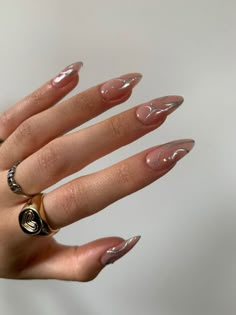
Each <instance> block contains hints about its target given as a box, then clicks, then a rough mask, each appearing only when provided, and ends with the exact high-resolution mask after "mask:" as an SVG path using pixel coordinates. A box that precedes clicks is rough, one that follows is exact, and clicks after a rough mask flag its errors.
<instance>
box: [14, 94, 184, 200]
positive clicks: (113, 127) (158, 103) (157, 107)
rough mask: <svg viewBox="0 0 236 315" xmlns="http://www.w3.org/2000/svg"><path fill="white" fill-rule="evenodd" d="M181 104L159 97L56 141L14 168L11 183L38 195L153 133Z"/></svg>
mask: <svg viewBox="0 0 236 315" xmlns="http://www.w3.org/2000/svg"><path fill="white" fill-rule="evenodd" d="M182 102H183V98H182V97H180V96H168V97H162V98H159V99H156V100H153V101H151V102H148V103H145V104H142V105H140V106H137V107H134V108H132V109H130V110H127V111H125V112H123V113H121V114H119V115H115V116H113V117H111V118H109V119H107V120H104V121H102V122H100V123H98V124H95V125H93V126H91V127H88V128H85V129H83V130H81V131H78V132H75V133H72V134H69V135H67V136H64V137H60V138H57V139H55V140H54V141H52V142H50V143H49V144H48V145H46V146H45V147H43V148H42V149H41V150H39V151H37V152H36V153H34V154H33V155H31V156H30V157H29V158H27V159H26V160H24V161H23V162H22V163H21V164H20V165H19V166H18V168H17V172H16V175H15V179H16V181H17V182H19V183H20V185H21V186H22V187H23V190H24V191H25V192H26V193H27V194H30V195H32V194H35V193H38V192H40V191H42V190H44V189H46V188H48V187H50V186H51V185H53V184H55V183H57V182H58V181H59V180H61V179H62V178H64V177H66V176H68V175H71V174H73V173H74V172H76V171H78V170H80V169H82V168H83V167H85V166H86V165H88V164H89V163H91V162H93V161H95V160H96V159H98V158H100V157H102V156H104V155H106V154H108V153H110V152H112V151H114V150H116V149H118V148H119V147H121V146H124V145H126V144H128V143H130V142H132V141H134V140H136V139H137V138H139V137H141V136H143V135H144V134H146V133H147V132H150V131H152V130H154V129H155V128H157V127H158V126H160V125H161V124H162V123H163V122H164V120H165V118H166V116H167V115H168V114H170V113H172V112H173V111H174V110H175V109H176V108H177V107H179V105H180V104H181V103H182Z"/></svg>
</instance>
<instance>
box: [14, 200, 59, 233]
mask: <svg viewBox="0 0 236 315" xmlns="http://www.w3.org/2000/svg"><path fill="white" fill-rule="evenodd" d="M19 224H20V227H21V229H22V231H23V232H24V233H26V234H29V235H40V236H42V235H43V236H51V235H53V234H55V233H57V232H58V231H59V230H54V229H52V228H51V227H50V225H49V224H48V222H47V217H46V213H45V209H44V205H43V194H37V195H35V196H34V197H33V198H32V199H30V200H29V201H28V202H27V203H26V204H25V205H24V207H23V209H22V210H21V212H20V214H19Z"/></svg>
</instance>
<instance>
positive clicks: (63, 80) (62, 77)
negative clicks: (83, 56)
mask: <svg viewBox="0 0 236 315" xmlns="http://www.w3.org/2000/svg"><path fill="white" fill-rule="evenodd" d="M82 66H83V62H81V61H79V62H75V63H72V64H71V65H69V66H67V67H66V68H65V69H64V70H62V71H61V72H60V73H59V74H58V75H57V76H56V77H55V78H53V79H52V85H53V86H55V87H58V88H61V87H64V86H66V85H67V84H68V83H70V82H71V80H72V79H73V76H74V75H76V74H77V73H78V72H79V71H80V69H81V67H82Z"/></svg>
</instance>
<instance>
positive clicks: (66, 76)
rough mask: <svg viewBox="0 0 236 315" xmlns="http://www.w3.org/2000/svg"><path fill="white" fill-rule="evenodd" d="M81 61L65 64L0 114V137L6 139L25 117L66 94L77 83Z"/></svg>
mask: <svg viewBox="0 0 236 315" xmlns="http://www.w3.org/2000/svg"><path fill="white" fill-rule="evenodd" d="M82 65H83V63H82V62H75V63H73V64H71V65H69V66H67V67H66V68H65V69H64V70H62V71H61V72H60V73H59V74H58V75H56V76H55V77H54V78H53V79H51V80H50V81H48V82H46V83H45V84H43V85H42V86H41V87H40V88H39V89H37V90H36V91H34V92H33V93H31V94H29V95H28V96H26V97H25V98H23V99H22V100H21V101H19V102H17V103H16V104H15V105H14V106H12V107H11V108H9V109H8V110H7V111H5V112H4V113H3V114H2V115H1V116H0V138H1V140H6V139H7V137H9V136H10V135H11V134H12V133H13V131H15V130H16V128H17V127H18V126H19V125H20V124H21V123H22V122H23V121H24V120H26V119H27V118H29V117H31V116H33V115H35V114H37V113H40V112H42V111H44V110H45V109H47V108H49V107H51V106H52V105H54V104H56V103H57V102H58V101H59V100H61V99H62V98H63V97H64V96H65V95H67V94H68V93H69V92H70V91H71V90H73V89H74V87H75V86H76V85H77V83H78V80H79V78H78V72H79V70H80V69H81V67H82Z"/></svg>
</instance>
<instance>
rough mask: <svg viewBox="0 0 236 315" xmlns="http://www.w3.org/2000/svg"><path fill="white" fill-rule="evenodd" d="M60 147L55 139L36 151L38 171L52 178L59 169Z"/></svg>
mask: <svg viewBox="0 0 236 315" xmlns="http://www.w3.org/2000/svg"><path fill="white" fill-rule="evenodd" d="M60 164H61V159H60V147H59V145H58V144H57V143H56V141H53V142H51V143H50V144H48V145H46V146H45V147H44V148H43V149H41V150H40V151H39V152H38V167H39V171H40V172H42V173H43V174H44V175H45V176H47V174H48V176H50V178H53V177H54V176H56V174H57V173H58V172H59V171H60V166H61V165H60Z"/></svg>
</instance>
